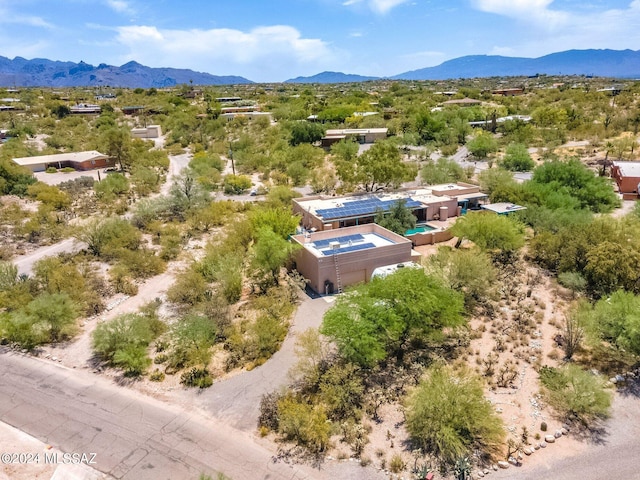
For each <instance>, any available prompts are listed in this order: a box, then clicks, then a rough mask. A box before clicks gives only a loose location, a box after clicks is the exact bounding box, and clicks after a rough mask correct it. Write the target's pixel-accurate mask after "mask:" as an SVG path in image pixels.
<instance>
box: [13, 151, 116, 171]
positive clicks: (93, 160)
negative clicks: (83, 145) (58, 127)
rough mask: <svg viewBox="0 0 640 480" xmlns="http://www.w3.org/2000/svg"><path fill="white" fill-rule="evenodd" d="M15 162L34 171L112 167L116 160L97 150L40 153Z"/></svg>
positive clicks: (16, 159) (14, 160)
mask: <svg viewBox="0 0 640 480" xmlns="http://www.w3.org/2000/svg"><path fill="white" fill-rule="evenodd" d="M13 162H14V163H16V164H17V165H20V166H22V167H26V168H28V169H29V170H31V171H32V172H44V171H45V170H46V169H47V168H49V167H53V168H65V167H71V168H75V169H76V170H93V169H96V168H103V167H112V166H114V165H115V160H112V159H111V158H110V157H109V156H108V155H105V154H103V153H100V152H96V151H95V150H93V151H89V152H71V153H58V154H54V155H38V156H36V157H22V158H14V159H13Z"/></svg>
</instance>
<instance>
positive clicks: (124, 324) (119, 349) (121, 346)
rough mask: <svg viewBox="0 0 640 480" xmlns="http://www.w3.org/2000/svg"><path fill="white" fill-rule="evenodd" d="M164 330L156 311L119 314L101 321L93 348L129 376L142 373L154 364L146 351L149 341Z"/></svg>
mask: <svg viewBox="0 0 640 480" xmlns="http://www.w3.org/2000/svg"><path fill="white" fill-rule="evenodd" d="M164 330H165V325H164V323H163V322H162V321H161V320H159V319H158V318H157V316H156V315H155V312H154V313H152V314H146V315H143V314H133V313H128V314H123V315H119V316H117V317H116V318H114V319H113V320H109V321H107V322H103V323H100V324H98V326H97V327H96V329H95V330H94V332H93V335H92V345H93V350H94V352H95V353H96V354H97V355H99V356H100V357H101V358H102V359H103V360H105V361H106V362H107V363H109V364H111V365H114V366H117V367H120V368H122V369H123V370H124V371H125V373H127V374H128V375H134V376H135V375H140V374H142V373H144V371H145V370H146V368H147V367H148V366H149V365H150V364H151V359H150V358H149V357H148V356H147V350H146V349H147V347H148V346H149V343H150V342H151V341H152V340H153V339H155V338H156V337H158V335H160V334H161V333H162V332H163V331H164Z"/></svg>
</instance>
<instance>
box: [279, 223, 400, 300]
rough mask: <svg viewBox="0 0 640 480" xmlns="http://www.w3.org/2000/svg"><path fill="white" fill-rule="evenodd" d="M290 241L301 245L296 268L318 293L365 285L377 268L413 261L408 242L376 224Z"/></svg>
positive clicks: (315, 233)
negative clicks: (359, 284) (360, 284)
mask: <svg viewBox="0 0 640 480" xmlns="http://www.w3.org/2000/svg"><path fill="white" fill-rule="evenodd" d="M291 238H292V241H293V242H295V243H298V244H299V245H301V246H302V248H301V249H300V250H299V251H298V252H297V253H296V269H297V270H298V272H300V274H301V275H302V276H303V277H304V278H306V279H307V280H308V281H309V287H311V289H313V290H314V291H315V292H317V293H321V294H330V293H334V292H341V291H342V289H343V288H344V287H347V286H349V285H355V284H357V283H363V282H368V281H369V280H371V276H372V274H373V272H374V270H376V269H377V268H379V267H383V266H387V265H392V264H399V263H404V262H409V261H411V259H412V245H411V240H408V239H406V238H404V237H402V236H400V235H397V234H395V233H393V232H392V231H390V230H387V229H386V228H383V227H381V226H379V225H376V224H375V223H370V224H368V225H359V226H357V227H350V228H344V229H341V230H334V231H331V230H330V231H324V232H314V233H304V234H299V235H294V236H292V237H291Z"/></svg>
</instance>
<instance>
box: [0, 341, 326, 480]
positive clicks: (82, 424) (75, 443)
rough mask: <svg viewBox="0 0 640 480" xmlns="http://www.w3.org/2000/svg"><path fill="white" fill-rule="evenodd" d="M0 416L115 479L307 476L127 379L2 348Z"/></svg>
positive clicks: (230, 430) (310, 473)
mask: <svg viewBox="0 0 640 480" xmlns="http://www.w3.org/2000/svg"><path fill="white" fill-rule="evenodd" d="M0 420H1V421H3V422H5V423H8V424H9V425H12V426H13V427H15V428H17V429H19V430H22V431H24V432H26V433H28V434H30V435H32V436H33V437H36V438H37V439H39V440H41V441H43V442H45V443H47V444H49V445H53V446H55V447H56V448H59V449H60V450H62V451H64V452H71V453H94V452H95V453H96V462H97V464H96V465H93V466H94V468H96V469H97V470H99V471H101V472H103V473H106V474H109V475H111V476H113V477H114V478H118V479H135V480H146V479H149V480H151V479H153V480H162V479H197V478H198V476H199V475H200V474H201V473H203V472H204V473H208V474H213V475H215V473H216V472H217V471H221V472H224V473H225V474H226V475H228V476H230V477H231V478H234V479H243V480H244V479H247V480H250V479H269V480H276V479H289V480H293V479H312V478H322V475H321V474H320V473H319V472H317V471H314V470H311V469H310V468H308V467H305V466H295V467H290V466H289V465H286V464H284V463H274V462H273V461H272V456H271V453H270V452H269V451H267V450H266V449H265V448H263V447H261V446H260V445H258V444H257V443H256V442H255V441H254V440H253V439H252V438H251V436H250V435H248V434H246V433H243V432H240V431H238V430H235V429H233V428H231V427H228V426H226V425H223V424H222V423H219V422H217V421H215V420H213V419H211V418H208V417H205V416H204V415H202V414H200V413H198V412H197V411H196V410H195V409H189V411H186V410H182V409H180V408H177V407H175V406H171V405H167V404H164V403H162V402H160V401H157V400H155V399H153V398H149V397H143V396H141V395H139V394H136V393H135V392H131V391H129V390H128V389H127V388H126V387H120V386H118V385H114V384H112V383H110V382H109V381H108V380H106V379H103V378H100V377H96V376H92V375H91V374H89V373H88V372H86V371H78V370H70V369H66V368H64V367H60V366H58V365H55V364H52V363H50V362H45V361H41V360H39V359H36V358H33V357H28V356H23V355H22V354H18V353H16V352H14V351H11V350H8V349H6V348H4V347H2V348H0Z"/></svg>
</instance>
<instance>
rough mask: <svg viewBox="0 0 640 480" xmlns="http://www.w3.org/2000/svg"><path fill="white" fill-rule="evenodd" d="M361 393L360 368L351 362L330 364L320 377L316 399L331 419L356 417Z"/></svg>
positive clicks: (360, 402) (362, 391) (361, 396)
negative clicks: (323, 406)
mask: <svg viewBox="0 0 640 480" xmlns="http://www.w3.org/2000/svg"><path fill="white" fill-rule="evenodd" d="M363 395H364V385H363V383H362V378H361V373H360V369H359V368H358V367H357V366H356V365H353V364H351V363H347V364H345V365H341V364H335V365H332V366H331V367H329V368H328V369H327V371H326V372H324V373H323V374H322V377H321V378H320V382H319V393H318V399H319V401H320V402H321V403H322V404H323V405H325V407H326V409H327V416H328V417H329V418H331V419H332V420H343V419H346V418H357V417H358V416H359V412H360V409H361V408H362V400H363Z"/></svg>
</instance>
